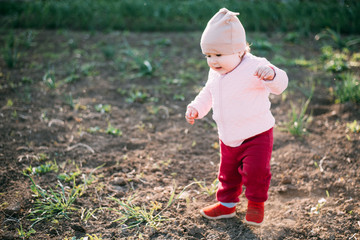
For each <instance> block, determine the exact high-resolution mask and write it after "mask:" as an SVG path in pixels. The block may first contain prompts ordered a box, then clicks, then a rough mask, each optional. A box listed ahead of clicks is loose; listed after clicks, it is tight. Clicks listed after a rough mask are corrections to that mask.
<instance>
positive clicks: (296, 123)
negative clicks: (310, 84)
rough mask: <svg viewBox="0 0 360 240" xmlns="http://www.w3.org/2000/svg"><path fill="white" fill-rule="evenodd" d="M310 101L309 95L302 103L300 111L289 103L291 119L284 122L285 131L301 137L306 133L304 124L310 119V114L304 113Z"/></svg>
mask: <svg viewBox="0 0 360 240" xmlns="http://www.w3.org/2000/svg"><path fill="white" fill-rule="evenodd" d="M310 101H311V96H310V97H309V98H308V99H307V100H306V101H305V103H302V105H301V108H300V111H299V110H297V108H296V107H295V105H294V104H293V103H291V114H290V118H291V119H290V121H289V122H288V123H287V124H286V131H287V132H289V133H290V134H291V135H293V136H298V137H301V136H303V135H304V134H306V126H307V124H308V123H309V122H310V121H311V115H307V114H306V111H307V109H308V106H309V103H310Z"/></svg>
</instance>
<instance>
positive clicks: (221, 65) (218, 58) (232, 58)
mask: <svg viewBox="0 0 360 240" xmlns="http://www.w3.org/2000/svg"><path fill="white" fill-rule="evenodd" d="M240 56H241V55H240V54H239V53H234V54H227V55H225V54H215V53H206V54H205V57H206V59H207V63H208V65H209V67H210V68H212V69H213V70H215V71H217V72H218V73H220V74H226V73H229V72H231V71H232V70H234V68H235V67H236V66H237V65H239V63H240V61H241V57H240Z"/></svg>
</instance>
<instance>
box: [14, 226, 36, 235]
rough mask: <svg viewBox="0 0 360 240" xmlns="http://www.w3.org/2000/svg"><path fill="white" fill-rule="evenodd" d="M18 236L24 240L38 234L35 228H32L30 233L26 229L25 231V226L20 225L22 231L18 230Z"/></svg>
mask: <svg viewBox="0 0 360 240" xmlns="http://www.w3.org/2000/svg"><path fill="white" fill-rule="evenodd" d="M16 230H17V232H18V234H19V237H20V238H22V239H28V238H29V237H30V236H31V234H34V233H36V231H35V229H33V228H30V230H29V231H28V232H26V231H25V230H24V229H23V226H22V224H21V223H20V229H18V228H17V229H16Z"/></svg>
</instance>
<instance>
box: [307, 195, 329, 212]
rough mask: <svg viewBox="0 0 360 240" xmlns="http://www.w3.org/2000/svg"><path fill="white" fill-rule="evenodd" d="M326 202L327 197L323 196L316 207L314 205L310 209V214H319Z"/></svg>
mask: <svg viewBox="0 0 360 240" xmlns="http://www.w3.org/2000/svg"><path fill="white" fill-rule="evenodd" d="M325 203H326V199H325V198H321V199H320V200H319V201H318V203H317V205H316V206H315V207H312V208H311V209H310V215H314V214H316V215H317V214H319V213H320V210H321V208H322V207H323V206H324V205H325Z"/></svg>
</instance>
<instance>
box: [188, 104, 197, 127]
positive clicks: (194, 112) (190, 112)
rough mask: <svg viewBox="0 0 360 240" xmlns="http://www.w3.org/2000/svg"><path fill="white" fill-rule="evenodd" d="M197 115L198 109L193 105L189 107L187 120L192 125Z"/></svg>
mask: <svg viewBox="0 0 360 240" xmlns="http://www.w3.org/2000/svg"><path fill="white" fill-rule="evenodd" d="M197 117H198V111H197V110H196V109H195V108H193V107H188V108H187V110H186V113H185V118H186V121H187V122H188V123H190V124H191V125H193V124H194V122H195V118H197Z"/></svg>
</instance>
